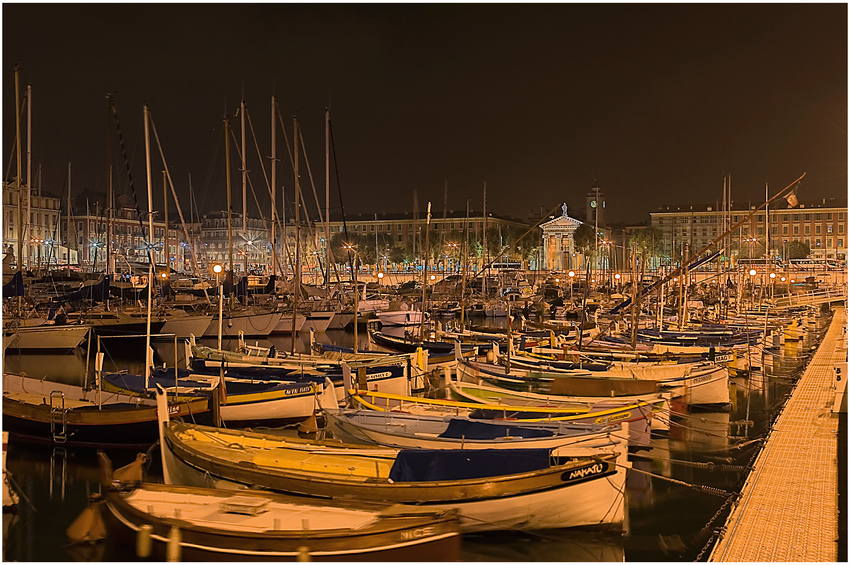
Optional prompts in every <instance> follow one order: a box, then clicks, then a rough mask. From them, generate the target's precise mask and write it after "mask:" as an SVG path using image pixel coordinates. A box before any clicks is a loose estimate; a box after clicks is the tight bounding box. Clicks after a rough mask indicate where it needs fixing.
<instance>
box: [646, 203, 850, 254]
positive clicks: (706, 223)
mask: <svg viewBox="0 0 850 565" xmlns="http://www.w3.org/2000/svg"><path fill="white" fill-rule="evenodd" d="M757 207H758V206H757V205H752V204H748V205H740V204H737V205H736V204H733V205H732V207H731V209H730V210H728V211H720V210H717V209H716V207H713V206H706V205H703V206H699V205H692V206H691V205H688V206H664V207H662V208H661V209H659V210H658V211H656V212H652V213H651V214H650V217H651V218H652V220H651V223H652V226H653V227H656V228H658V229H659V230H661V232H662V233H663V243H662V246H661V247H662V248H661V254H662V255H663V256H664V257H666V258H667V260H668V261H670V262H674V263H675V262H676V261H677V260H678V258H679V257H680V256H681V255H682V253H683V251H684V250H685V249H687V250H688V254H693V253H694V252H696V251H699V250H701V249H703V248H704V247H705V246H707V245H708V244H709V243H711V242H712V241H714V240H715V239H717V238H718V237H719V236H720V235H721V234H723V233H724V232H725V231H726V230H728V229H729V228H731V227H732V226H735V225H736V224H738V223H739V222H744V223H743V224H742V225H741V226H740V227H738V228H736V229H735V230H733V231H732V232H731V233H730V234H729V235H728V236H727V237H725V238H724V239H723V240H721V241H719V242H718V243H716V244H715V245H714V246H712V250H714V251H716V250H719V249H724V252H723V256H724V257H727V258H737V257H765V256H766V257H774V258H779V259H783V260H784V259H787V256H788V247H787V246H788V243H790V242H792V241H799V242H801V243H804V244H806V245H808V246H809V249H810V250H811V254H810V256H811V257H812V258H815V259H838V260H846V257H847V201H846V200H836V199H822V200H821V201H820V202H818V201H809V202H800V203H799V204H798V205H797V206H796V207H794V208H790V207H789V206H788V203H787V202H786V201H785V200H782V201H779V202H776V203H773V204H771V206H770V208H768V210H767V211H765V210H758V211H756V208H757ZM750 212H754V213H753V215H752V217H750V218H747V217H748V216H749V214H750Z"/></svg>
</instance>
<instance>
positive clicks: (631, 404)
mask: <svg viewBox="0 0 850 565" xmlns="http://www.w3.org/2000/svg"><path fill="white" fill-rule="evenodd" d="M450 384H454V383H450ZM457 384H458V385H462V386H464V387H465V388H467V389H479V390H480V391H481V392H480V394H479V395H478V396H476V395H470V396H469V397H467V398H464V399H462V400H457V399H456V398H460V397H459V396H456V397H455V398H453V399H430V398H418V397H411V396H401V395H394V394H385V393H380V392H374V391H365V390H356V391H354V390H352V391H349V397H348V398H349V402H350V403H351V405H352V406H354V407H357V408H364V409H367V410H375V411H380V412H407V413H411V414H419V415H422V414H429V415H438V416H451V415H457V416H466V417H469V418H474V419H480V420H510V421H511V422H568V423H577V424H596V425H611V424H616V423H621V422H628V423H629V424H630V425H629V434H628V436H629V445H630V447H634V448H638V447H646V446H648V445H649V440H650V434H651V432H652V426H653V422H655V420H656V418H654V417H653V413H654V412H665V411H666V412H667V413H669V409H668V408H669V407H668V404H669V400H668V397H667V395H657V396H654V397H652V398H653V399H651V400H644V399H641V398H639V397H638V398H629V397H623V398H613V399H603V398H597V399H569V400H565V399H558V398H555V399H553V400H551V401H550V400H548V399H547V398H548V397H546V396H543V395H526V394H523V393H515V394H512V393H511V391H508V390H505V389H500V388H497V387H490V388H491V389H492V390H490V391H486V392H485V391H484V389H486V388H487V387H483V386H482V385H471V384H467V383H457ZM485 394H486V395H487V396H486V397H485V396H484V395H485ZM453 396H454V394H453ZM582 400H584V401H582ZM656 427H657V428H658V429H659V430H663V429H664V426H661V425H658V426H656Z"/></svg>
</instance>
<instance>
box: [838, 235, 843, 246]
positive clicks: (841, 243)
mask: <svg viewBox="0 0 850 565" xmlns="http://www.w3.org/2000/svg"><path fill="white" fill-rule="evenodd" d="M838 247H844V238H843V237H839V238H838Z"/></svg>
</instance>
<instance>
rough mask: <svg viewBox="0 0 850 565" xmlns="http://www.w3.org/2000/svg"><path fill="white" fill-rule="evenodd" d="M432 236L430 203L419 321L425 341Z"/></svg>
mask: <svg viewBox="0 0 850 565" xmlns="http://www.w3.org/2000/svg"><path fill="white" fill-rule="evenodd" d="M430 236H431V202H428V214H427V215H426V216H425V267H424V268H423V269H422V312H421V316H420V320H419V338H420V339H422V340H424V339H425V297H426V291H427V290H428V255H429V254H430V250H429V241H430Z"/></svg>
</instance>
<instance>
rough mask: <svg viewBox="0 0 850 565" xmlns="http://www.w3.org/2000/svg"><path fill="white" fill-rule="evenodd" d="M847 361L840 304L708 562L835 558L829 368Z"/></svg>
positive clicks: (834, 419)
mask: <svg viewBox="0 0 850 565" xmlns="http://www.w3.org/2000/svg"><path fill="white" fill-rule="evenodd" d="M846 363H847V311H846V310H845V308H844V307H839V308H837V309H836V310H835V315H834V317H833V320H832V323H831V325H830V327H829V330H828V331H827V333H826V336H825V337H824V339H823V341H822V342H821V344H820V346H819V347H818V350H817V352H816V353H815V355H814V357H813V358H812V360H811V362H810V363H809V365H808V367H807V368H806V371H805V373H804V374H803V376H802V377H801V378H800V381H799V382H798V384H797V386H796V388H795V389H794V392H793V394H792V396H791V398H790V399H789V400H788V403H787V404H786V405H785V408H784V409H783V411H782V414H780V416H779V418H778V419H777V421H776V422H775V424H774V427H773V430H772V432H771V433H770V436H769V437H768V440H767V443H766V444H765V446H764V448H763V450H762V452H761V453H760V454H759V456H758V458H757V459H756V461H755V464H754V468H753V470H752V471H751V472H750V476H749V477H748V478H747V482H746V484H745V485H744V488H743V491H742V494H741V499H740V501H739V502H738V504H737V506H736V507H735V508H734V509H733V510H732V513H731V514H730V515H729V518H728V520H727V521H726V527H725V533H724V535H723V537H722V538H721V539H720V540H719V541H718V542H717V544H716V545H715V547H714V549H713V551H712V552H711V555H710V557H709V561H724V562H728V561H734V562H745V561H746V562H753V561H760V562H777V561H784V562H804V561H821V562H835V561H837V559H838V527H839V523H838V518H839V516H838V418H839V416H838V410H837V409H835V408H834V404H835V397H836V392H835V384H834V383H835V366H836V365H838V364H843V365H842V367H843V368H842V372H843V373H846V370H847V369H846V367H847V365H846ZM846 378H847V375H846V374H842V379H843V380H845V382H846ZM839 404H840V401H839ZM845 406H846V405H845Z"/></svg>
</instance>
